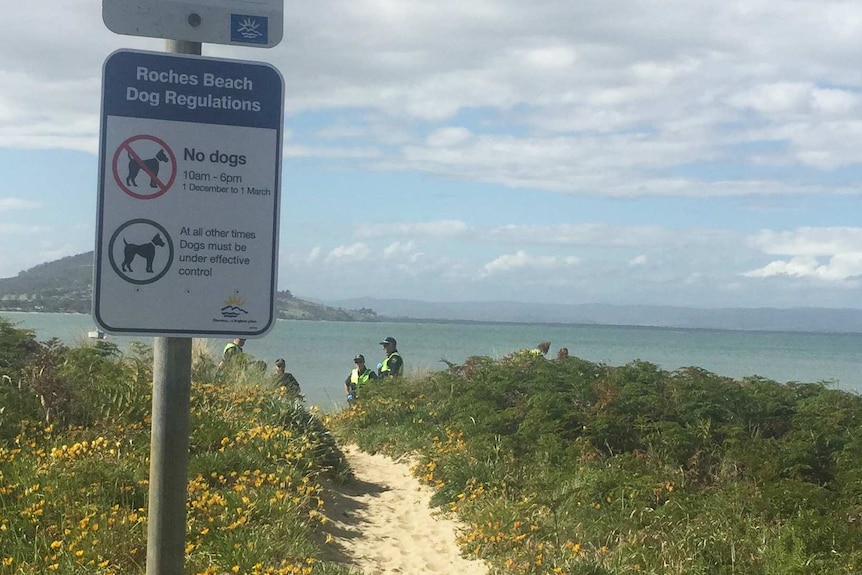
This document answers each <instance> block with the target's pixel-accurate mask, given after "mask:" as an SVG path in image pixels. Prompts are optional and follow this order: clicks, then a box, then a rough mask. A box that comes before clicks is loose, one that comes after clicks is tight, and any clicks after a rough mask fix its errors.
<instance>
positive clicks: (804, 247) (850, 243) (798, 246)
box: [749, 227, 862, 256]
mask: <svg viewBox="0 0 862 575" xmlns="http://www.w3.org/2000/svg"><path fill="white" fill-rule="evenodd" d="M749 241H750V243H751V245H753V246H754V247H756V248H758V249H760V250H762V251H763V253H766V254H782V255H793V256H833V255H837V254H841V253H845V252H862V228H851V227H823V228H814V227H803V228H798V229H795V230H790V231H781V232H777V231H773V230H762V231H760V232H759V233H758V234H756V235H754V236H752V237H751V238H750V240H749Z"/></svg>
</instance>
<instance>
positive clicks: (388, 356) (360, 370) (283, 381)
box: [219, 336, 404, 406]
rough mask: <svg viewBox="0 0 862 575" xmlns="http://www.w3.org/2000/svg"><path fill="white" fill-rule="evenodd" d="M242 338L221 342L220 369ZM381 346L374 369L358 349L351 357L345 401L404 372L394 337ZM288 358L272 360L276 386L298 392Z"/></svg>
mask: <svg viewBox="0 0 862 575" xmlns="http://www.w3.org/2000/svg"><path fill="white" fill-rule="evenodd" d="M245 341H246V340H245V338H242V337H235V338H234V339H233V341H230V342H228V343H227V345H225V346H224V351H223V352H222V361H221V363H220V364H219V371H221V370H223V369H224V367H225V365H227V364H228V363H229V362H230V361H231V360H232V358H234V357H235V356H236V355H237V354H239V353H242V351H243V346H244V345H245ZM380 345H382V346H383V352H384V354H385V357H384V358H383V361H381V362H380V363H378V364H377V371H375V370H373V369H371V368H369V367H368V366H366V365H365V356H364V355H362V354H361V353H359V354H356V355H355V356H354V357H353V363H354V367H353V369H352V370H351V371H350V373H349V374H348V375H347V378H346V379H345V380H344V393H345V395H346V396H347V402H348V403H349V404H350V405H351V406H352V405H353V404H354V402H355V401H356V399H357V398H358V397H359V394H360V390H361V389H362V387H363V386H364V385H365V384H366V383H368V381H369V380H372V379H380V378H385V377H398V376H400V375H401V374H402V373H403V372H404V359H403V358H402V357H401V354H400V353H399V352H398V342H397V341H396V340H395V338H394V337H391V336H390V337H386V338H384V339H383V341H381V342H380ZM286 367H287V362H285V360H284V358H281V357H280V358H278V359H276V360H275V374H274V379H275V387H277V388H283V389H284V390H285V392H286V393H287V394H289V395H292V396H299V395H300V388H299V382H298V381H297V379H296V377H294V375H293V374H292V373H290V372H289V371H286Z"/></svg>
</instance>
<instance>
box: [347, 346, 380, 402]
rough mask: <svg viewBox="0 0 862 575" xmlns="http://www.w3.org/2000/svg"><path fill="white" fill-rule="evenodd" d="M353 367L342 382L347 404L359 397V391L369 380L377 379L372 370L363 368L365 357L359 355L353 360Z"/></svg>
mask: <svg viewBox="0 0 862 575" xmlns="http://www.w3.org/2000/svg"><path fill="white" fill-rule="evenodd" d="M353 363H354V364H355V367H354V368H353V370H352V371H351V372H350V374H349V375H348V376H347V379H345V380H344V391H345V393H346V394H347V403H349V404H350V405H353V402H355V401H356V399H357V398H358V397H359V391H360V390H361V389H362V387H363V386H364V385H365V384H366V383H368V380H369V379H377V374H376V373H374V370H373V369H370V368H368V367H366V366H365V356H364V355H362V354H361V353H360V354H359V355H357V356H355V357H354V358H353Z"/></svg>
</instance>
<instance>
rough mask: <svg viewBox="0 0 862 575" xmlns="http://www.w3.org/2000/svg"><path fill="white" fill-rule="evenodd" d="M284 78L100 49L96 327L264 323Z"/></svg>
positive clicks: (273, 270) (251, 326)
mask: <svg viewBox="0 0 862 575" xmlns="http://www.w3.org/2000/svg"><path fill="white" fill-rule="evenodd" d="M283 90H284V88H283V81H282V78H281V75H280V74H279V73H278V71H277V70H276V69H275V68H273V67H271V66H269V65H267V64H262V63H253V62H239V61H234V60H221V59H212V58H202V57H199V56H181V55H174V54H161V53H153V52H140V51H132V50H121V51H118V52H115V53H113V54H112V55H111V56H109V57H108V59H107V60H106V62H105V66H104V82H103V95H102V126H101V142H100V173H99V176H100V182H99V183H100V185H99V201H98V213H97V224H98V225H97V231H96V250H95V274H94V275H95V277H94V294H93V315H94V317H95V320H96V322H97V324H98V325H99V326H101V327H102V328H103V329H104V330H105V331H108V332H110V333H137V334H149V335H158V336H164V335H183V336H192V335H200V336H212V335H229V334H245V335H250V336H254V335H261V334H263V333H264V332H266V331H267V330H268V329H269V328H270V327H272V325H273V323H274V315H273V314H274V294H275V289H276V278H277V266H276V262H277V254H278V214H279V203H280V169H281V126H282V102H283Z"/></svg>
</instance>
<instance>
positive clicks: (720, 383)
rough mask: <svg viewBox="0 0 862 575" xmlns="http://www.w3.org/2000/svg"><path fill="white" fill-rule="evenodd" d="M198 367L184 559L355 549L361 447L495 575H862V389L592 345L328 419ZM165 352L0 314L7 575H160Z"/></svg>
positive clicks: (428, 384)
mask: <svg viewBox="0 0 862 575" xmlns="http://www.w3.org/2000/svg"><path fill="white" fill-rule="evenodd" d="M247 359H249V361H244V362H242V363H241V364H239V365H237V366H236V367H235V368H232V369H231V370H229V371H228V373H226V374H224V376H222V377H221V378H220V383H219V384H216V383H215V375H216V369H215V362H214V361H213V358H212V357H211V356H210V355H209V354H208V352H206V351H205V349H204V348H203V347H196V348H195V352H194V363H193V370H192V377H193V382H192V402H191V404H192V405H191V438H190V460H189V490H188V498H187V514H188V522H187V540H186V557H185V564H186V571H187V572H188V573H193V574H207V575H209V574H213V575H215V574H219V575H221V574H222V573H244V574H255V575H256V574H267V573H272V574H291V575H294V574H300V573H301V574H307V575H315V574H324V575H330V574H331V575H348V574H349V573H355V571H351V570H350V569H349V568H348V566H347V565H345V564H343V563H338V562H334V561H332V560H331V558H332V557H335V556H337V555H338V554H335V553H331V552H330V551H331V548H332V546H333V545H337V544H338V542H337V541H333V540H332V536H331V534H330V535H327V533H330V532H329V531H328V520H327V513H328V511H329V510H328V509H327V504H326V501H327V492H328V490H330V489H334V488H337V486H339V485H342V484H344V482H349V481H350V475H351V474H350V469H349V466H348V465H347V463H346V460H345V458H344V455H343V453H342V451H341V449H340V445H346V444H347V443H350V444H356V445H358V446H359V447H360V448H362V449H363V450H366V451H371V452H383V453H386V454H389V455H392V456H404V457H406V458H407V459H408V460H411V461H412V462H413V470H414V472H415V474H416V476H417V477H418V478H419V479H420V480H421V481H423V482H425V483H427V484H428V485H430V486H432V487H433V488H434V490H435V496H434V503H435V504H436V505H438V506H439V508H440V510H441V512H443V513H447V514H451V515H452V516H453V517H456V518H457V519H458V520H459V521H460V523H461V525H462V526H463V530H462V532H461V534H460V537H459V540H458V543H459V545H460V546H461V549H462V551H463V553H464V554H466V555H468V556H470V557H472V558H476V559H480V560H482V561H484V562H485V563H486V564H487V565H488V567H489V573H491V574H494V575H498V574H500V575H502V574H504V573H511V574H524V575H526V574H530V575H532V574H535V575H539V574H543V575H544V574H566V575H622V574H630V573H631V574H635V573H651V574H656V575H658V574H662V575H665V574H667V575H670V574H674V575H675V574H679V575H681V574H686V575H690V574H703V575H707V574H709V575H725V574H727V575H731V574H745V575H761V574H762V575H779V574H780V575H785V574H800V575H801V574H812V575H814V574H816V575H822V574H827V575H830V574H835V575H837V574H851V573H859V572H862V546H860V545H859V543H858V542H859V541H860V540H862V537H860V535H862V533H860V529H862V399H860V398H859V397H858V396H857V395H855V394H851V393H846V392H841V391H837V390H833V389H829V387H828V386H826V385H823V384H819V383H796V382H791V383H786V384H780V383H777V382H774V381H770V380H766V379H763V378H758V377H751V378H747V379H743V380H732V379H729V378H725V377H721V376H718V375H715V374H712V373H709V372H706V371H704V370H702V369H699V368H695V367H692V368H685V369H680V370H676V371H672V372H667V371H663V370H661V369H659V368H657V367H656V366H655V365H652V364H649V363H646V362H640V361H636V362H632V363H630V364H628V365H624V366H609V365H604V364H596V363H591V362H588V361H585V360H582V359H579V358H577V357H568V358H562V359H559V360H546V359H545V358H542V357H536V356H534V355H531V354H518V353H516V354H512V355H510V356H506V357H502V358H489V357H472V358H470V359H468V360H467V361H466V362H465V363H464V364H461V365H456V364H449V368H448V369H445V370H442V371H436V372H430V373H424V374H413V375H410V376H409V377H405V378H399V379H387V380H385V381H380V382H373V383H371V384H369V385H368V386H366V389H364V390H363V395H362V397H361V399H360V401H359V402H358V403H357V404H356V406H355V408H352V409H345V410H344V411H341V412H339V413H336V414H332V415H328V416H325V417H324V416H321V415H319V414H317V413H315V412H314V411H313V410H309V409H308V408H306V407H305V406H304V405H303V404H302V402H300V401H297V400H296V398H291V397H287V396H285V395H284V394H282V393H281V392H280V391H279V390H277V389H275V388H274V387H273V386H272V381H271V380H270V378H269V376H268V375H267V374H266V373H264V372H263V371H261V370H260V368H259V367H257V363H256V362H255V361H253V358H247ZM151 381H152V351H151V350H150V349H149V348H148V347H146V346H144V345H141V344H138V345H135V346H133V348H132V350H131V351H130V352H129V353H127V354H122V353H120V351H119V350H118V349H117V348H116V347H115V346H113V345H112V344H110V343H108V342H97V343H96V344H95V345H92V346H82V347H76V348H69V347H66V346H64V345H62V344H60V343H59V342H58V341H56V340H50V341H48V342H39V341H36V340H35V338H34V334H33V332H32V331H30V330H26V329H19V328H17V327H15V326H14V325H12V324H11V323H9V322H8V321H6V320H3V319H2V318H0V574H2V575H6V574H9V575H12V574H15V575H19V574H20V575H30V574H35V573H50V572H57V573H73V574H75V573H110V574H141V573H144V570H145V566H144V562H145V559H146V533H147V527H146V525H147V495H148V482H147V474H148V462H147V460H148V454H149V410H150V402H151Z"/></svg>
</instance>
